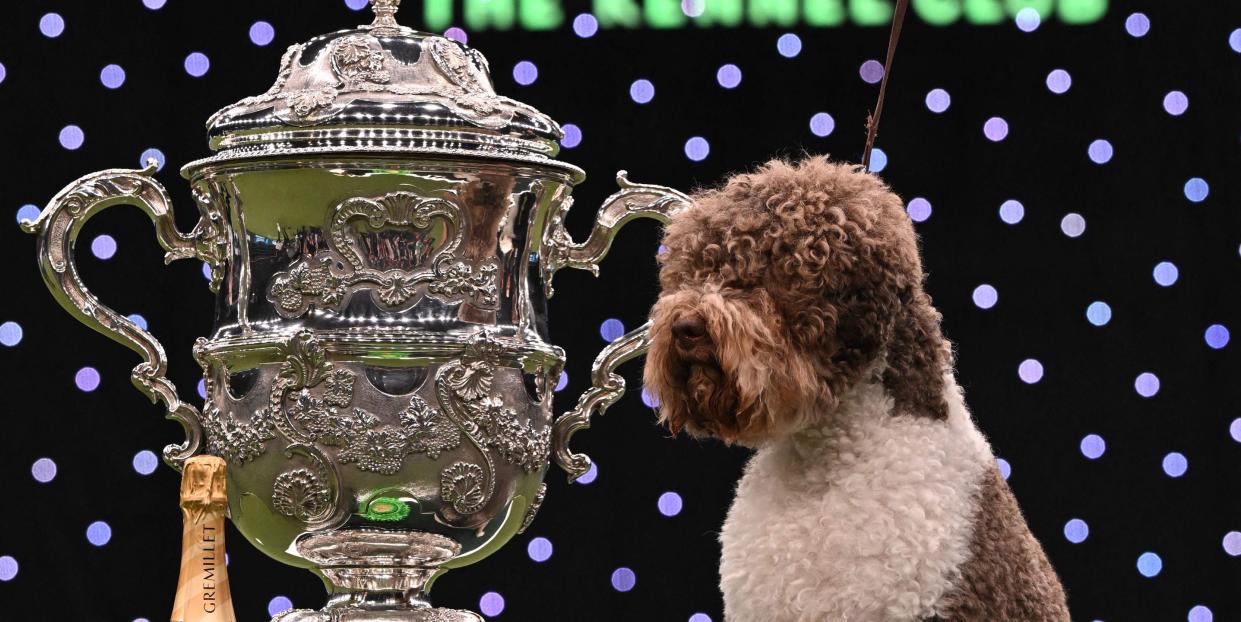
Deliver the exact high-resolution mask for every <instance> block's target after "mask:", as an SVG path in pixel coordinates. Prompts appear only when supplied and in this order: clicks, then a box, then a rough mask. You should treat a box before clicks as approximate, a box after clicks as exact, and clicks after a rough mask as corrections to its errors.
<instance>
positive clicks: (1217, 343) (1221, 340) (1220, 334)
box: [0, 324, 1232, 350]
mask: <svg viewBox="0 0 1241 622" xmlns="http://www.w3.org/2000/svg"><path fill="white" fill-rule="evenodd" d="M0 331H3V327H0ZM1231 337H1232V335H1231V334H1229V332H1228V327H1227V326H1224V325H1223V324H1212V325H1210V326H1208V327H1207V330H1206V333H1205V334H1203V338H1204V339H1206V342H1207V346H1209V347H1211V348H1212V349H1215V350H1219V349H1220V348H1223V347H1224V346H1226V345H1228V340H1229V339H1230V338H1231ZM0 340H2V336H0Z"/></svg>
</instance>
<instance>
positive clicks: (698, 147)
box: [685, 136, 711, 162]
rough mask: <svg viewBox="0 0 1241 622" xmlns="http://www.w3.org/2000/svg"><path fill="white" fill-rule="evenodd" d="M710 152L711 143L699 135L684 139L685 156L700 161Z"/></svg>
mask: <svg viewBox="0 0 1241 622" xmlns="http://www.w3.org/2000/svg"><path fill="white" fill-rule="evenodd" d="M710 153H711V144H710V143H708V142H707V139H705V138H703V137H701V136H694V137H691V138H690V139H689V140H687V141H685V157H687V158H689V159H691V160H693V161H695V162H702V161H703V160H705V159H707V155H708V154H710Z"/></svg>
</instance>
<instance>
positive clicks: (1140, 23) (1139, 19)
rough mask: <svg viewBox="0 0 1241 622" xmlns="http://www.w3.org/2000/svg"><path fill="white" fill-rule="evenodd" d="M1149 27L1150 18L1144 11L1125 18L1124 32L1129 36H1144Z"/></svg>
mask: <svg viewBox="0 0 1241 622" xmlns="http://www.w3.org/2000/svg"><path fill="white" fill-rule="evenodd" d="M1150 29H1151V20H1150V18H1149V17H1147V16H1146V14H1145V13H1134V14H1132V15H1130V16H1129V17H1126V18H1125V32H1127V33H1129V36H1131V37H1145V36H1146V33H1148V32H1150Z"/></svg>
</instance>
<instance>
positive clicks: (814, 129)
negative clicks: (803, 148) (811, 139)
mask: <svg viewBox="0 0 1241 622" xmlns="http://www.w3.org/2000/svg"><path fill="white" fill-rule="evenodd" d="M835 129H836V119H833V118H832V115H830V114H828V113H826V112H816V113H815V114H814V116H812V117H810V133H811V134H814V135H815V136H819V137H825V136H830V135H831V133H832V132H833V131H834V130H835Z"/></svg>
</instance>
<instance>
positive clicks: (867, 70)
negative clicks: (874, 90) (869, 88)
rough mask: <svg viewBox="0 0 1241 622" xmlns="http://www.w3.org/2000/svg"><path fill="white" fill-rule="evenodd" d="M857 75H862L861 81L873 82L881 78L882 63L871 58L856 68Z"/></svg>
mask: <svg viewBox="0 0 1241 622" xmlns="http://www.w3.org/2000/svg"><path fill="white" fill-rule="evenodd" d="M858 75H859V76H861V77H862V81H863V82H865V83H867V84H875V83H877V82H879V81H880V80H883V63H881V62H879V61H877V60H874V59H871V60H868V61H866V62H864V63H862V66H861V67H859V68H858Z"/></svg>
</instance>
